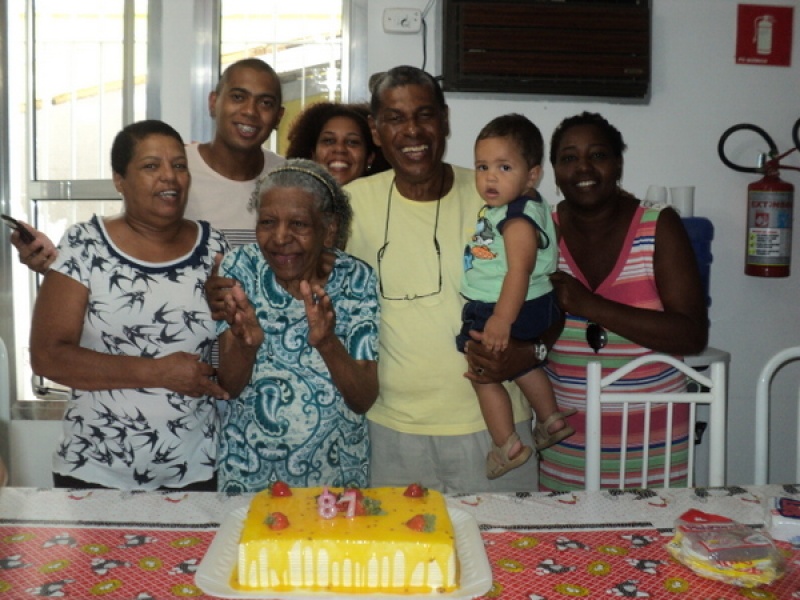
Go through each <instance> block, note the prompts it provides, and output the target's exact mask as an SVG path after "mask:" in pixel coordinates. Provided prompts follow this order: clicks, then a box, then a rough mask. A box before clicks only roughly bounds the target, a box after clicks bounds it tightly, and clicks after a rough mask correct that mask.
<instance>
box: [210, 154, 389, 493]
mask: <svg viewBox="0 0 800 600" xmlns="http://www.w3.org/2000/svg"><path fill="white" fill-rule="evenodd" d="M255 197H256V208H257V211H258V220H257V223H256V237H257V243H256V244H251V245H246V246H242V247H240V248H238V249H236V250H235V251H234V252H232V253H231V254H229V255H227V256H226V257H225V260H224V261H223V263H222V271H223V273H224V275H225V276H226V277H230V278H232V279H234V280H236V282H237V283H236V285H235V286H234V287H233V288H231V290H230V292H229V293H228V294H227V295H226V298H225V318H224V320H222V321H219V332H220V365H219V371H218V373H219V382H220V384H221V385H222V387H223V388H225V389H226V390H227V391H228V392H229V393H230V395H231V398H232V399H231V401H230V406H229V407H228V410H227V411H226V413H227V414H226V415H225V416H224V417H223V424H222V440H221V449H220V454H219V458H218V469H219V471H218V472H219V487H220V490H222V491H226V492H249V491H257V490H261V489H264V488H265V487H267V486H269V485H270V484H271V483H273V482H275V481H277V480H281V481H285V482H287V483H288V484H289V485H291V486H295V487H310V486H321V485H329V486H337V487H344V486H357V487H366V486H367V485H369V437H368V434H367V424H366V419H365V417H364V413H366V411H367V410H368V409H369V408H370V407H371V406H372V404H373V402H375V398H376V397H377V394H378V370H377V358H378V356H377V355H378V350H377V348H378V321H379V317H380V315H379V308H378V299H377V279H376V277H375V273H374V271H373V270H372V269H371V268H370V267H369V266H367V265H366V264H365V263H363V262H361V261H360V260H357V259H355V258H353V257H351V256H350V255H348V254H345V253H344V252H342V251H340V250H338V249H337V247H338V246H339V245H340V244H342V240H343V238H344V237H345V236H346V234H347V232H348V231H349V227H350V218H351V215H352V213H351V210H350V205H349V201H348V198H347V196H346V194H345V193H344V192H343V191H342V190H341V188H340V187H339V185H338V184H337V183H336V180H334V179H333V177H332V176H331V175H330V174H329V173H328V172H327V171H326V170H325V169H324V168H323V167H322V166H320V165H318V164H316V163H314V162H312V161H309V160H300V159H298V160H290V161H288V162H287V163H286V164H285V165H283V166H281V167H278V168H276V169H274V170H272V171H271V172H270V173H268V174H267V175H265V176H264V177H263V178H262V179H261V180H260V181H259V184H258V188H257V193H256V196H255Z"/></svg>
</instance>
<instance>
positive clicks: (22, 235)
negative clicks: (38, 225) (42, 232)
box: [0, 215, 36, 244]
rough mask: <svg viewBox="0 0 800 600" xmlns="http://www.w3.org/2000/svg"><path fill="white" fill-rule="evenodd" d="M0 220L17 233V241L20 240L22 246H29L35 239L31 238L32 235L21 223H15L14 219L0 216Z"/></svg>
mask: <svg viewBox="0 0 800 600" xmlns="http://www.w3.org/2000/svg"><path fill="white" fill-rule="evenodd" d="M0 218H2V219H3V222H4V223H5V224H6V225H8V226H9V227H10V228H11V229H13V230H14V231H19V239H21V240H22V243H24V244H30V243H31V242H32V241H33V240H35V239H36V238H35V237H33V234H32V233H31V232H30V231H29V230H28V228H27V227H25V226H24V225H23V224H22V223H20V222H19V221H17V220H16V219H15V218H14V217H9V216H8V215H0Z"/></svg>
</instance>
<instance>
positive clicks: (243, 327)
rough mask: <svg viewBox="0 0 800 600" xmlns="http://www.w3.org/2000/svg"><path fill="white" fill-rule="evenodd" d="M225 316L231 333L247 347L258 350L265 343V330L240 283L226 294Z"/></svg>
mask: <svg viewBox="0 0 800 600" xmlns="http://www.w3.org/2000/svg"><path fill="white" fill-rule="evenodd" d="M223 315H224V317H223V318H224V319H225V320H226V321H227V322H228V324H229V325H230V331H231V333H232V334H233V335H234V337H236V338H237V339H238V340H239V341H240V342H241V343H242V344H244V345H245V346H246V347H248V348H258V347H259V346H260V345H261V342H263V341H264V330H263V329H261V323H259V322H258V317H256V311H255V310H254V309H253V305H252V304H250V301H249V300H248V299H247V294H245V293H244V290H243V289H242V286H241V285H239V283H238V282H237V283H235V284H234V285H233V287H231V288H229V289H228V293H227V294H225V306H224V309H223Z"/></svg>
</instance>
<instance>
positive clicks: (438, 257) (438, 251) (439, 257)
mask: <svg viewBox="0 0 800 600" xmlns="http://www.w3.org/2000/svg"><path fill="white" fill-rule="evenodd" d="M393 189H394V179H392V183H391V185H390V186H389V198H388V200H387V203H386V227H385V229H384V232H383V246H381V247H380V248H379V249H378V288H379V290H380V294H381V298H383V299H384V300H419V299H420V298H429V297H431V296H436V295H437V294H439V293H440V292H441V291H442V251H441V248H440V247H439V240H438V238H437V237H436V233H437V232H438V231H439V208H440V206H441V203H442V195H441V193H440V194H439V198H438V199H437V200H436V217H435V220H434V224H433V247H434V249H435V250H436V261H437V263H438V267H439V284H438V287H437V288H436V290H435V291H433V292H428V293H425V294H406V295H405V296H399V297H395V296H387V295H386V293H385V292H384V290H383V273H382V270H381V264H382V263H383V257H384V255H385V254H386V250H387V249H388V247H389V215H390V214H391V211H392V190H393Z"/></svg>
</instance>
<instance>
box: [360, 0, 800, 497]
mask: <svg viewBox="0 0 800 600" xmlns="http://www.w3.org/2000/svg"><path fill="white" fill-rule="evenodd" d="M748 3H750V4H759V3H760V4H775V5H783V6H791V5H794V6H795V7H796V8H795V11H794V12H795V14H794V18H795V22H794V37H795V40H794V46H793V52H792V66H791V67H789V68H786V67H764V66H745V65H737V64H736V63H735V60H734V56H735V42H736V11H737V5H738V3H737V2H732V1H731V0H703V1H702V2H698V1H697V0H653V41H652V54H653V61H652V93H651V98H650V101H649V103H646V104H638V105H637V104H629V103H628V104H623V103H618V102H614V101H608V100H603V101H593V100H582V99H569V100H565V99H548V98H543V97H537V96H524V95H502V94H473V93H458V94H457V93H449V94H447V101H448V104H449V106H450V112H451V128H452V135H451V137H450V141H449V149H448V153H447V159H448V160H449V161H451V162H453V163H455V164H460V165H465V166H469V165H470V164H471V162H472V145H473V142H474V138H475V135H476V134H477V133H478V130H479V129H480V127H481V126H482V125H483V124H484V123H486V122H487V121H488V120H489V119H491V118H492V117H494V116H497V115H499V114H503V113H507V112H520V113H523V114H525V115H527V116H528V117H529V118H531V119H532V120H533V121H534V122H535V123H536V124H537V125H538V126H539V127H540V128H541V130H542V133H543V134H544V136H545V139H547V138H549V135H550V133H551V132H552V130H553V128H554V127H555V126H556V125H557V124H558V123H559V122H560V121H561V120H562V119H563V118H564V117H567V116H571V115H573V114H576V113H578V112H581V111H583V110H590V111H595V112H600V113H602V114H603V115H604V116H606V118H608V119H609V120H610V121H611V122H612V123H613V124H615V125H616V126H617V127H618V128H619V129H620V130H621V131H622V133H623V136H624V138H625V141H626V142H627V144H628V151H627V153H626V157H625V176H624V178H623V185H624V187H626V188H627V189H628V190H630V191H631V192H633V193H635V194H637V195H638V196H639V197H643V195H644V193H645V191H646V189H647V186H648V185H649V184H657V185H665V186H671V185H695V186H696V187H697V191H696V197H695V214H696V215H697V216H704V217H708V218H709V219H711V221H712V222H713V224H714V227H715V239H714V242H713V244H712V252H713V254H714V261H713V265H712V269H711V297H712V304H711V308H710V317H711V322H712V325H711V338H710V342H711V345H712V346H716V347H718V348H722V349H725V350H727V351H728V352H730V353H731V355H732V358H731V369H730V386H729V387H730V394H729V415H730V417H729V427H728V439H729V443H728V451H729V459H728V476H729V477H728V478H729V480H730V481H731V482H732V483H746V482H749V481H751V478H752V472H753V462H752V423H753V414H754V413H753V398H754V395H755V387H756V379H757V377H758V373H759V370H760V368H761V365H763V363H764V362H765V361H766V360H767V359H768V357H769V356H771V355H772V354H774V353H775V352H776V351H778V350H780V349H782V348H785V347H787V346H793V345H798V344H800V284H799V283H798V281H800V232H796V233H795V235H794V249H793V256H792V263H793V273H792V275H791V276H790V277H788V278H782V279H775V278H773V279H766V278H757V277H747V276H745V275H744V273H743V269H744V261H743V258H744V252H745V245H744V236H745V231H744V228H745V221H746V188H747V185H748V184H749V183H750V182H752V181H754V180H755V179H757V177H755V176H754V175H748V174H742V173H737V172H734V171H732V170H729V169H728V168H727V167H725V166H724V165H723V164H722V162H721V161H720V160H719V158H718V157H717V142H718V140H719V137H720V135H721V134H722V133H723V132H724V131H725V130H726V129H727V128H728V127H729V126H731V125H734V124H736V123H742V122H749V123H754V124H757V125H759V126H761V127H762V128H764V129H765V130H766V131H768V132H769V133H770V134H771V135H772V137H773V138H774V139H775V142H776V143H777V145H778V147H779V148H780V149H781V150H787V149H789V148H790V147H791V145H792V142H791V135H790V132H791V127H792V125H793V124H794V122H795V121H796V120H797V119H798V118H800V101H798V91H800V5H798V3H797V2H790V1H789V0H770V1H768V2H765V1H763V0H761V1H759V0H748ZM426 4H427V2H426V1H425V0H404V1H402V2H398V0H372V1H370V2H369V23H370V32H369V37H368V44H369V47H368V50H369V53H368V57H369V63H368V67H369V70H370V72H375V71H380V70H386V69H387V68H390V67H392V66H395V65H396V64H400V63H406V64H412V65H415V66H422V50H421V48H422V44H421V41H420V35H398V34H385V33H383V29H382V26H381V15H382V12H383V9H384V8H386V7H394V6H409V7H417V8H423V7H424V6H425V5H426ZM436 4H437V6H436V7H435V8H434V9H433V10H432V11H431V14H429V16H428V23H429V40H428V50H429V56H428V63H427V64H428V67H427V70H428V71H429V72H431V73H433V74H435V75H438V74H440V72H441V68H440V65H441V51H440V49H439V47H438V43H437V39H441V27H440V24H441V17H440V15H439V11H440V6H439V5H440V4H441V3H440V2H437V3H436ZM731 142H732V143H731V144H730V148H731V150H733V151H735V152H736V153H737V157H738V158H739V159H741V160H742V161H744V160H747V161H750V162H752V164H755V157H756V155H757V152H758V151H759V150H761V149H762V148H760V147H759V146H758V145H756V144H750V143H746V142H745V141H744V140H743V139H741V140H740V138H739V137H738V136H737V137H736V138H734V139H732V140H731ZM763 149H764V150H766V148H763ZM786 162H787V163H788V164H792V165H794V166H800V155H799V154H797V153H795V154H794V155H792V156H790V157H788V158H787V159H786ZM548 166H549V165H548ZM782 178H783V179H785V180H787V181H790V182H791V183H793V184H794V185H795V186H800V173H798V172H797V171H784V172H783V173H782ZM541 191H542V192H543V194H544V195H545V197H547V198H548V199H549V200H550V201H551V202H555V201H557V197H556V196H555V186H554V184H553V179H552V174H551V173H547V174H546V176H545V179H544V181H543V183H542V186H541ZM795 223H796V224H798V227H800V217H795ZM798 379H800V363H794V364H792V365H789V366H787V367H786V368H784V369H783V370H782V371H781V372H780V373H779V374H778V377H776V379H775V385H774V386H773V391H774V393H775V396H776V397H778V399H779V400H778V402H776V403H775V404H774V408H773V410H772V426H773V428H774V429H773V444H772V447H773V452H772V455H773V461H772V469H771V473H772V475H771V479H772V480H773V481H790V480H791V479H793V475H792V474H791V473H793V471H791V470H790V469H789V468H788V466H787V465H785V464H783V463H786V462H787V461H786V460H785V459H784V460H779V459H780V458H784V457H783V454H784V453H785V449H786V448H787V447H791V446H787V444H786V443H787V442H791V443H792V444H793V443H794V442H795V439H796V438H797V435H798V432H797V426H796V421H795V416H794V414H795V412H794V411H795V409H793V408H791V407H792V406H794V404H795V399H796V397H797V396H796V394H797V388H796V384H797V381H798ZM790 380H791V381H793V382H794V384H793V385H792V386H790V385H789V383H788V382H789V381H790ZM776 438H777V439H781V440H783V444H780V443H779V442H778V441H777V440H776ZM779 462H780V463H781V464H778V463H779ZM781 466H783V469H781ZM789 466H790V465H789ZM784 474H785V475H784Z"/></svg>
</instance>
